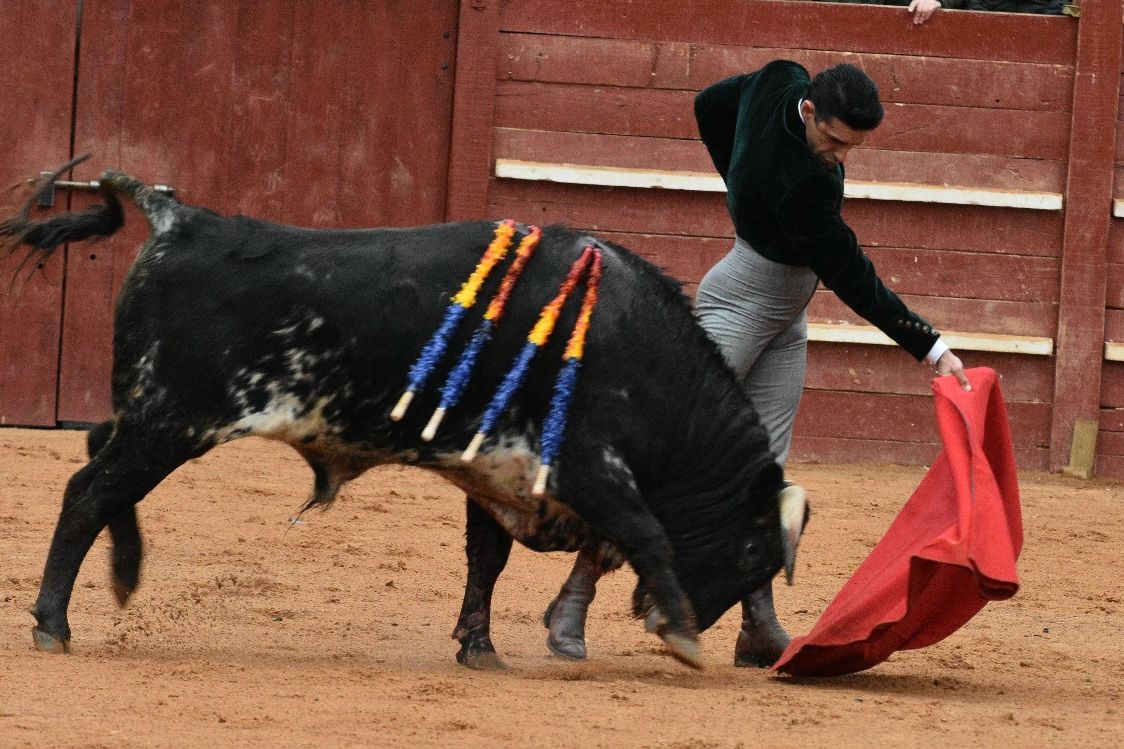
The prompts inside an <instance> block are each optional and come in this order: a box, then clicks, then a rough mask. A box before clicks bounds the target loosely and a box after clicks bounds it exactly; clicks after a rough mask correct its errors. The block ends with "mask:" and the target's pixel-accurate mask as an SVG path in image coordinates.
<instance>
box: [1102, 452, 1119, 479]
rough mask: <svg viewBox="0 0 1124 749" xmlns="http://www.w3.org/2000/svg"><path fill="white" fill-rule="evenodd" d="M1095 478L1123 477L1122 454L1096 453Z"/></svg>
mask: <svg viewBox="0 0 1124 749" xmlns="http://www.w3.org/2000/svg"><path fill="white" fill-rule="evenodd" d="M1096 476H1097V478H1105V479H1124V456H1120V455H1098V456H1097V468H1096Z"/></svg>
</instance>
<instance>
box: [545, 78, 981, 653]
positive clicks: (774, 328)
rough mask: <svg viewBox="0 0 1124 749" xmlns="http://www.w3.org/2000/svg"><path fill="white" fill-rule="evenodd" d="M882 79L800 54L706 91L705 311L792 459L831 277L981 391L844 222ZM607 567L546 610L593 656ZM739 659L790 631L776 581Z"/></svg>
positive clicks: (773, 443) (745, 614)
mask: <svg viewBox="0 0 1124 749" xmlns="http://www.w3.org/2000/svg"><path fill="white" fill-rule="evenodd" d="M882 116H883V110H882V105H881V103H880V102H879V98H878V89H877V87H876V86H875V84H874V82H873V81H872V80H871V79H870V78H869V77H867V75H866V74H865V73H863V72H862V71H861V70H859V69H858V68H856V67H854V66H852V65H836V66H834V67H831V68H828V69H827V70H825V71H823V72H821V73H820V74H819V75H817V76H816V78H815V80H812V79H811V78H810V76H809V75H808V71H807V70H805V69H804V68H803V67H802V66H800V65H798V64H797V63H795V62H790V61H787V60H776V61H774V62H771V63H769V64H768V65H766V66H765V67H764V68H762V69H761V70H758V71H756V72H753V73H747V74H743V75H737V76H734V77H732V78H727V79H725V80H723V81H719V82H718V83H715V84H714V85H712V86H710V87H708V88H706V89H704V90H703V91H702V92H701V93H699V95H698V96H697V97H696V99H695V118H696V120H697V122H698V126H699V133H700V135H701V136H702V140H703V143H704V144H705V145H706V147H707V150H708V151H709V152H710V156H711V160H712V161H713V162H714V166H715V168H716V169H717V170H718V173H719V174H721V175H722V178H723V180H724V181H725V183H726V190H727V192H726V204H727V208H728V209H729V212H730V217H731V219H732V220H733V223H734V230H735V233H736V237H735V242H734V247H733V249H732V250H731V251H730V253H729V254H728V255H727V256H726V257H725V258H723V259H722V260H721V261H719V262H718V264H716V265H715V266H714V267H713V268H711V269H710V271H709V272H708V273H707V274H706V276H705V277H704V278H703V280H702V283H700V284H699V289H698V296H697V309H698V316H699V321H700V322H701V323H702V326H703V327H704V328H705V329H706V330H707V332H708V333H709V334H710V336H711V337H712V338H713V339H714V341H715V342H716V343H717V344H718V346H719V348H721V350H722V353H723V355H724V356H725V357H726V360H727V361H728V362H729V363H730V366H731V368H732V369H733V370H734V372H735V374H736V375H737V376H738V378H739V379H740V380H741V382H742V383H743V385H744V387H745V388H746V391H747V392H748V394H749V396H750V399H751V400H752V401H753V404H754V407H755V408H756V409H757V411H758V414H759V416H760V418H761V422H762V425H763V426H764V427H765V430H766V432H767V433H768V434H769V440H770V448H771V449H772V451H773V453H774V454H775V455H776V457H777V461H778V462H779V463H780V464H781V465H783V464H784V462H785V460H786V459H787V457H788V452H789V446H790V443H791V439H792V425H793V422H794V421H795V419H796V411H797V407H798V406H799V404H800V397H801V393H802V391H803V385H804V373H805V367H806V361H807V345H808V336H807V322H806V314H805V309H806V307H807V305H808V303H809V302H810V301H811V298H812V294H813V293H814V292H815V289H816V286H817V285H818V284H819V283H823V284H824V286H826V287H827V288H829V289H831V290H832V291H833V292H835V294H836V295H837V296H838V297H839V298H840V299H842V300H843V302H845V303H846V304H847V305H848V306H849V307H851V309H853V310H854V311H855V312H857V313H858V314H859V315H861V316H862V317H863V318H865V319H866V320H868V321H870V322H871V323H872V324H874V325H875V326H877V327H878V328H879V329H880V330H882V331H883V332H884V333H885V334H886V335H888V336H889V337H890V338H891V339H893V340H894V341H895V342H896V343H898V345H900V346H901V347H902V348H904V349H905V350H906V351H908V352H909V353H910V354H912V355H913V357H914V358H916V359H918V360H925V361H928V362H929V364H930V365H932V367H933V369H934V370H935V371H936V372H937V373H938V374H940V375H954V376H955V377H956V378H957V380H958V381H959V382H960V384H961V386H962V387H963V388H964V389H965V390H969V389H971V386H970V385H969V383H968V378H967V376H966V375H965V374H964V366H963V364H962V363H961V361H960V359H959V358H958V357H957V356H956V355H955V354H954V353H953V352H952V351H951V350H950V349H949V347H948V346H947V345H946V344H945V343H944V342H943V341H942V340H941V338H940V334H939V333H937V331H935V330H934V329H933V328H932V326H930V325H929V324H928V323H927V322H926V321H925V320H923V319H922V318H920V317H919V316H918V315H916V314H915V313H914V312H912V311H911V310H910V309H909V308H908V307H906V305H905V304H904V303H903V302H902V301H901V299H899V298H898V296H897V295H896V294H894V293H893V292H892V291H890V290H889V289H887V288H886V287H885V285H883V283H882V281H881V279H879V277H878V275H877V273H876V272H875V270H874V266H873V264H872V263H871V262H870V260H869V258H867V256H866V254H865V253H864V252H863V251H862V248H860V247H859V245H858V242H857V241H856V238H855V234H854V232H853V231H851V229H850V227H849V226H847V223H846V222H845V221H844V220H843V218H842V216H841V214H840V211H841V209H842V206H843V179H844V170H843V162H844V160H845V159H846V157H847V154H848V153H849V152H850V150H851V149H852V148H853V147H855V146H858V145H860V144H861V143H862V142H863V141H864V140H865V138H866V136H867V135H868V134H869V133H870V132H871V131H872V130H874V129H875V128H876V127H877V126H878V125H879V123H881V121H882ZM603 572H604V570H603V569H602V568H601V565H600V563H599V561H598V560H596V559H593V558H591V555H587V554H584V553H583V554H581V555H579V558H578V561H577V563H576V564H575V567H574V570H573V572H572V573H571V575H570V578H569V579H568V580H567V581H566V583H565V584H564V585H563V587H562V591H561V592H560V593H559V595H558V597H557V598H556V599H555V600H554V602H552V603H551V605H550V607H549V608H548V609H547V613H546V617H545V621H544V623H545V624H546V625H547V627H548V629H549V630H550V635H549V637H548V638H547V644H548V646H549V647H550V649H551V650H552V651H553V652H555V653H556V654H558V655H561V656H564V657H569V658H583V657H584V656H585V640H584V625H585V615H586V611H587V609H588V605H589V603H590V601H592V599H593V595H594V593H595V583H596V581H597V579H598V577H600V575H601V574H602V573H603ZM742 618H743V623H742V630H741V632H740V633H739V636H738V642H737V645H736V646H735V663H737V664H738V665H762V666H767V665H771V664H772V663H773V662H774V661H776V659H777V658H778V657H779V656H780V654H781V652H782V651H783V650H784V648H785V647H786V646H787V644H788V641H789V637H788V635H787V634H786V633H785V631H784V629H783V628H782V627H781V626H780V624H779V623H778V622H777V619H776V614H775V613H774V610H773V596H772V586H771V584H768V585H765V586H763V587H762V588H761V589H760V590H758V591H757V592H755V593H754V594H752V595H751V596H749V597H748V598H747V599H746V600H745V601H743V603H742Z"/></svg>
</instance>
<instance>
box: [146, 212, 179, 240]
mask: <svg viewBox="0 0 1124 749" xmlns="http://www.w3.org/2000/svg"><path fill="white" fill-rule="evenodd" d="M146 215H147V216H148V223H149V224H150V225H151V226H152V231H153V233H154V234H164V233H166V232H169V231H171V229H172V227H173V226H175V225H176V216H177V214H176V210H175V208H174V207H172V206H166V207H162V208H159V209H157V210H155V211H153V210H149V211H146Z"/></svg>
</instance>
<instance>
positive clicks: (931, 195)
mask: <svg viewBox="0 0 1124 749" xmlns="http://www.w3.org/2000/svg"><path fill="white" fill-rule="evenodd" d="M495 174H496V176H497V177H502V178H504V179H523V180H531V181H539V182H563V183H566V184H572V185H598V186H602V187H640V188H662V189H665V190H690V191H694V192H725V191H726V184H725V183H724V182H723V181H722V178H721V177H719V176H718V175H717V174H711V173H706V172H679V171H661V170H658V169H628V168H624V167H615V166H588V165H582V164H555V163H550V162H543V161H522V160H520V159H496V171H495ZM843 195H844V197H847V198H856V199H865V200H899V201H904V202H911V203H951V204H956V205H983V206H995V207H1000V208H1029V209H1032V210H1041V211H1057V210H1061V207H1062V195H1061V193H1056V192H1031V191H1028V190H994V189H990V188H973V187H948V186H947V185H921V184H912V183H907V182H868V181H862V180H847V182H846V184H844V186H843Z"/></svg>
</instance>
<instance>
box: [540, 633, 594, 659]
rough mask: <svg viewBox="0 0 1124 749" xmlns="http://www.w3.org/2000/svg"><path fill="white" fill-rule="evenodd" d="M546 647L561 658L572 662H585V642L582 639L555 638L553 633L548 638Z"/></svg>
mask: <svg viewBox="0 0 1124 749" xmlns="http://www.w3.org/2000/svg"><path fill="white" fill-rule="evenodd" d="M546 647H547V649H548V650H550V652H551V653H553V654H554V655H556V656H558V657H559V658H565V659H567V660H571V661H584V660H585V655H586V653H585V640H583V639H581V638H580V637H570V638H567V637H561V636H559V637H555V635H554V633H553V632H551V633H550V634H549V635H547V638H546Z"/></svg>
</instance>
